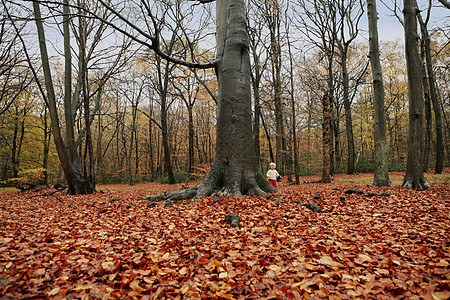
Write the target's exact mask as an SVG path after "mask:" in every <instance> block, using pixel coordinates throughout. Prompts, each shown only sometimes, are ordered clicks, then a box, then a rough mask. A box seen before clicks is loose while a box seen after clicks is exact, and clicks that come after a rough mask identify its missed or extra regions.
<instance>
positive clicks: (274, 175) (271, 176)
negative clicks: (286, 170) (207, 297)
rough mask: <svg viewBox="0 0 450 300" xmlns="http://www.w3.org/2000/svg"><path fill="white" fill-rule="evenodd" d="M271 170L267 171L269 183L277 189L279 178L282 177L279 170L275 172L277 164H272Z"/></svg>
mask: <svg viewBox="0 0 450 300" xmlns="http://www.w3.org/2000/svg"><path fill="white" fill-rule="evenodd" d="M269 166H270V170H269V171H267V174H266V176H267V180H269V182H270V183H271V184H272V185H273V186H274V187H275V188H276V187H277V177H278V176H280V174H278V172H277V170H275V167H276V165H275V163H273V162H272V163H270V165H269Z"/></svg>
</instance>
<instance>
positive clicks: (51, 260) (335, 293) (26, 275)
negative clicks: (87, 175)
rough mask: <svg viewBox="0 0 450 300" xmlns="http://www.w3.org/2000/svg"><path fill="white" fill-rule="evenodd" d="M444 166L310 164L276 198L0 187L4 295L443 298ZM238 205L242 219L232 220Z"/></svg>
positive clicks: (447, 241)
mask: <svg viewBox="0 0 450 300" xmlns="http://www.w3.org/2000/svg"><path fill="white" fill-rule="evenodd" d="M449 171H450V170H449V169H447V170H446V174H444V175H432V174H427V175H426V177H427V179H428V181H429V183H431V185H432V188H430V189H427V190H424V191H419V190H406V189H403V188H401V187H399V185H400V184H401V180H402V177H403V173H391V179H392V180H393V182H394V184H396V186H394V187H382V188H376V187H371V186H370V184H371V183H372V176H373V174H359V175H351V176H349V175H337V176H336V177H335V178H334V179H333V181H332V183H330V184H322V183H315V182H314V181H317V180H318V179H320V178H319V177H318V176H309V177H301V182H302V183H301V184H300V185H289V183H287V182H286V178H283V182H281V187H280V188H281V191H282V194H277V195H274V196H273V198H272V199H266V198H265V197H249V196H245V197H243V198H239V199H237V198H226V197H222V198H221V199H220V201H219V202H217V201H216V202H214V201H213V200H214V199H215V198H216V197H204V198H202V199H200V200H190V201H180V202H179V203H177V204H174V205H172V206H170V207H165V202H159V203H157V204H156V206H155V207H151V208H149V207H147V203H148V201H147V200H143V198H144V197H145V196H147V195H150V194H155V193H159V192H163V191H165V190H177V189H180V188H181V184H177V185H172V186H169V185H163V184H158V183H142V184H136V185H134V186H128V185H98V186H97V190H98V192H97V193H95V194H91V195H80V196H67V195H65V192H64V191H60V192H57V193H54V194H52V195H48V196H45V195H43V194H44V193H48V192H51V191H52V190H43V191H27V192H19V191H2V192H0V222H1V227H0V228H1V231H0V298H1V299H22V298H27V299H28V298H34V299H42V298H52V299H118V298H119V299H134V298H136V299H141V298H142V299H164V298H166V299H177V298H178V299H199V298H203V299H308V298H309V299H323V298H325V299H327V298H331V299H358V298H363V299H392V298H399V299H448V298H449V297H450V265H449V264H450V228H449V227H450V176H449ZM188 184H189V185H190V186H194V185H195V184H198V182H189V183H188ZM348 189H355V190H361V191H363V192H364V193H365V194H345V191H347V190H348ZM382 192H384V193H389V196H387V195H386V194H384V196H380V195H370V196H369V193H379V194H380V193H382ZM314 197H315V198H316V199H314ZM298 200H300V201H301V202H302V203H299V202H300V201H298ZM307 202H314V203H317V204H318V205H319V206H320V207H321V208H322V211H321V212H319V213H316V212H313V211H311V210H309V209H308V208H306V207H305V206H303V205H302V204H304V203H307ZM230 212H234V213H237V214H238V215H239V216H240V227H238V228H233V227H231V226H230V225H229V224H228V223H226V222H225V215H226V214H227V213H230Z"/></svg>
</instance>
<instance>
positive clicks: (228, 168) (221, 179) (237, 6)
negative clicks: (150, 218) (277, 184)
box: [148, 0, 278, 200]
mask: <svg viewBox="0 0 450 300" xmlns="http://www.w3.org/2000/svg"><path fill="white" fill-rule="evenodd" d="M216 9H217V13H216V18H217V21H216V22H217V56H216V71H217V78H218V83H219V97H218V105H219V107H218V113H217V114H218V115H217V144H216V157H215V159H214V162H213V166H212V168H211V171H210V172H209V174H208V175H207V177H206V178H205V180H204V181H203V182H202V183H201V184H200V185H199V186H198V187H195V188H189V189H186V190H182V191H178V192H167V193H164V194H160V195H156V196H151V197H148V198H149V199H153V200H156V199H167V198H170V199H185V198H191V197H202V196H207V195H225V196H234V197H241V196H242V195H244V194H251V195H267V192H278V190H277V189H275V188H274V187H273V186H272V185H271V184H269V182H268V181H267V180H266V179H265V177H264V176H263V175H262V174H260V173H258V169H257V161H256V153H255V148H254V143H253V132H252V116H251V89H250V72H251V69H250V57H249V48H248V46H249V41H248V33H247V22H246V17H245V3H244V1H243V0H219V1H217V4H216Z"/></svg>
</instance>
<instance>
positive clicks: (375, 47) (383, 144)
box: [367, 0, 391, 186]
mask: <svg viewBox="0 0 450 300" xmlns="http://www.w3.org/2000/svg"><path fill="white" fill-rule="evenodd" d="M367 17H368V19H369V59H370V65H371V67H372V78H373V79H372V80H373V83H372V85H373V106H374V118H375V122H374V126H373V127H374V128H373V129H374V130H373V131H374V142H375V152H374V158H375V172H374V177H373V184H372V185H373V186H389V185H391V181H390V179H389V165H388V145H387V139H386V113H385V108H384V83H383V73H382V69H381V63H380V51H379V42H378V25H377V23H378V21H377V19H378V15H377V4H376V0H368V1H367Z"/></svg>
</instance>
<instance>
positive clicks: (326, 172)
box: [322, 91, 331, 183]
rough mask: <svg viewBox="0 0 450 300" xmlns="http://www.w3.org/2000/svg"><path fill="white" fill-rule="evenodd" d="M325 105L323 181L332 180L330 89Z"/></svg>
mask: <svg viewBox="0 0 450 300" xmlns="http://www.w3.org/2000/svg"><path fill="white" fill-rule="evenodd" d="M322 107H323V171H322V182H323V183H330V182H331V156H330V151H331V122H330V96H329V94H328V91H326V92H325V94H324V95H323V98H322Z"/></svg>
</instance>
